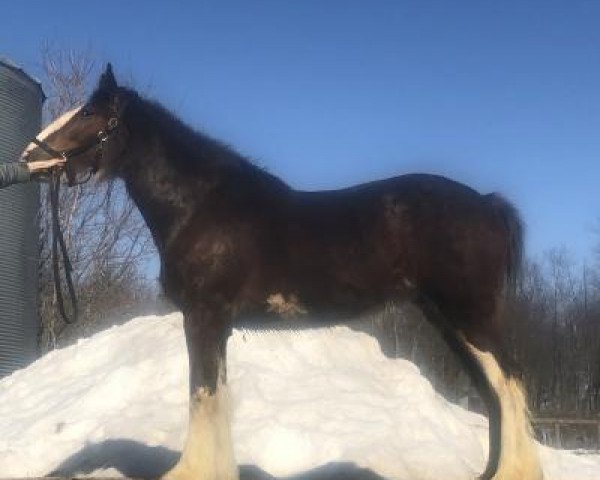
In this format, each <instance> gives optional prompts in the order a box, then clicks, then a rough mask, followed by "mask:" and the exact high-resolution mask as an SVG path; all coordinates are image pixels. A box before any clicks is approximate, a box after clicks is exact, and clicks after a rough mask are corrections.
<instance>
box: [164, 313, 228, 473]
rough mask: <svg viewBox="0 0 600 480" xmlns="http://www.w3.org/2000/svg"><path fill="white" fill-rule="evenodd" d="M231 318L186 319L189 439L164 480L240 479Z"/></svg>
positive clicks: (199, 316)
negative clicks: (229, 375) (231, 386)
mask: <svg viewBox="0 0 600 480" xmlns="http://www.w3.org/2000/svg"><path fill="white" fill-rule="evenodd" d="M227 325H228V319H226V318H221V317H220V316H219V315H216V314H215V313H214V312H211V311H206V310H203V311H195V312H193V313H192V314H190V315H187V314H186V316H185V320H184V326H185V337H186V341H187V346H188V354H189V362H190V405H189V409H190V411H189V415H190V416H189V426H188V434H187V439H186V442H185V446H184V449H183V453H182V454H181V458H180V459H179V462H178V463H177V464H176V465H175V466H174V467H173V468H172V469H171V470H170V471H168V472H167V473H166V474H165V475H164V477H162V478H163V480H237V479H238V477H239V475H238V469H237V465H236V463H235V459H234V455H233V443H232V439H231V428H230V413H229V401H228V400H229V399H228V395H227V387H226V343H227V338H228V335H229V329H228V327H227Z"/></svg>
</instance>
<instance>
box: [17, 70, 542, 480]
mask: <svg viewBox="0 0 600 480" xmlns="http://www.w3.org/2000/svg"><path fill="white" fill-rule="evenodd" d="M47 132H48V133H47V134H46V135H45V136H44V138H43V139H42V140H43V141H44V142H45V144H44V145H46V146H47V147H50V148H51V149H54V150H56V151H60V152H63V153H64V155H65V156H66V157H68V159H69V161H68V169H67V177H68V178H69V179H70V180H71V181H72V180H73V178H74V176H75V175H77V174H78V173H81V172H87V171H93V172H97V173H98V174H99V175H101V176H104V177H120V178H122V179H123V180H124V182H125V185H126V187H127V191H128V193H129V194H130V195H131V197H132V198H133V199H134V201H135V202H136V203H137V206H138V207H139V209H140V211H141V213H142V215H143V216H144V218H145V220H146V222H147V224H148V227H149V228H150V230H151V232H152V235H153V238H154V241H155V243H156V246H157V248H158V251H159V253H160V259H161V275H160V278H161V283H162V286H163V288H164V291H165V293H166V294H167V295H168V296H169V297H170V298H171V299H172V300H173V302H174V303H175V304H176V305H177V306H178V307H179V308H180V309H181V310H182V312H183V314H184V327H185V335H186V340H187V346H188V353H189V363H190V423H189V428H188V436H187V441H186V444H185V448H184V451H183V453H182V455H181V459H180V460H179V462H178V463H177V465H175V467H174V468H173V469H172V470H170V471H169V472H167V473H166V474H165V476H164V478H166V479H170V480H171V479H210V480H224V479H234V478H237V477H238V473H237V467H236V464H235V460H234V456H233V450H232V442H231V434H230V426H229V413H228V402H227V395H226V361H225V358H226V342H227V338H228V337H229V335H230V333H231V329H232V327H233V326H235V325H236V324H237V322H239V321H240V320H241V319H243V318H245V317H251V318H261V319H263V321H264V322H268V321H281V320H282V319H285V320H286V321H288V322H291V321H294V320H298V321H302V322H313V323H314V325H315V326H318V325H321V324H323V323H325V322H335V321H337V320H338V319H342V318H347V317H349V316H355V315H357V314H360V313H363V312H366V311H369V310H371V309H375V308H377V307H380V306H381V305H382V304H385V303H386V302H395V301H398V302H402V301H410V302H413V303H414V304H416V305H417V306H419V307H420V308H421V310H422V311H423V313H424V315H425V316H426V318H427V319H428V320H429V321H430V322H432V323H433V324H434V325H435V326H436V327H437V328H438V329H439V331H440V332H441V334H442V336H443V337H444V339H445V340H446V341H447V343H448V345H449V346H450V348H451V349H452V350H453V351H454V352H455V353H456V354H457V356H458V358H459V359H460V360H461V362H462V364H463V366H464V368H465V369H466V371H467V372H468V373H469V375H470V376H471V378H472V380H473V381H474V384H475V385H476V387H477V388H478V390H479V392H480V393H481V395H482V398H483V399H484V401H485V403H486V405H487V409H488V413H489V419H490V430H489V440H490V450H489V458H488V463H487V466H486V469H485V472H484V473H483V475H482V477H481V478H485V479H492V478H493V479H496V480H498V479H503V480H539V479H541V478H542V471H541V467H540V463H539V460H538V455H537V450H536V447H535V444H534V442H533V440H532V438H531V436H530V427H529V421H528V414H527V406H526V401H525V396H524V394H523V393H522V389H521V387H520V385H519V382H518V381H517V379H516V378H515V371H514V369H513V368H512V366H511V363H510V361H509V359H508V358H507V355H506V354H505V352H504V348H503V343H504V339H505V337H506V332H505V326H504V325H503V321H502V315H501V310H502V304H503V297H504V295H505V293H506V291H507V290H508V289H510V287H511V284H514V280H515V275H517V272H518V269H519V264H520V260H521V251H522V228H521V222H520V220H519V217H518V214H517V212H516V210H515V209H514V208H513V207H512V206H511V205H510V204H509V203H508V202H507V201H506V200H504V199H503V198H502V197H500V196H499V195H496V194H490V195H481V194H479V193H477V192H476V191H474V190H472V189H470V188H469V187H466V186H465V185H462V184H460V183H457V182H454V181H452V180H448V179H446V178H443V177H439V176H434V175H423V174H414V175H403V176H399V177H395V178H390V179H386V180H381V181H376V182H371V183H366V184H362V185H357V186H354V187H351V188H347V189H343V190H334V191H322V192H303V191H297V190H294V189H292V188H290V187H289V186H288V185H286V183H284V182H283V181H282V180H280V179H279V178H277V177H275V176H273V175H271V174H269V173H267V172H265V171H264V170H261V169H260V168H258V167H256V166H255V165H253V164H252V163H251V162H250V161H248V160H247V159H245V158H243V157H242V156H240V155H238V154H237V153H235V152H234V151H233V150H231V149H230V148H228V147H226V146H225V145H223V144H221V143H219V142H218V141H215V140H213V139H211V138H209V137H207V136H205V135H203V134H201V133H198V132H196V131H194V130H192V129H191V128H189V127H188V126H186V125H184V124H183V123H182V122H181V121H180V120H178V119H177V118H175V117H174V116H173V115H172V114H171V113H169V112H168V111H167V110H166V109H164V108H163V107H161V106H160V105H158V104H157V103H154V102H151V101H148V100H146V99H144V98H142V97H141V96H140V95H138V93H136V92H135V91H133V90H131V89H128V88H124V87H121V86H118V85H117V82H116V80H115V78H114V75H113V72H112V69H111V67H110V65H109V66H108V67H107V69H106V71H105V72H104V73H103V74H102V76H101V78H100V82H99V85H98V87H97V89H96V90H95V92H94V93H93V94H92V96H91V97H90V99H89V101H88V102H87V103H86V104H85V105H84V106H83V107H81V108H78V109H75V110H73V111H71V112H69V113H68V114H66V115H65V116H63V117H62V118H61V119H59V120H58V121H57V122H56V124H55V125H54V126H53V128H50V129H47ZM46 150H48V149H46ZM24 156H25V157H26V159H27V160H34V159H37V158H42V157H45V156H46V151H44V150H43V149H41V148H40V147H38V146H32V147H30V148H28V149H27V151H26V154H25V155H24ZM149 354H151V352H149Z"/></svg>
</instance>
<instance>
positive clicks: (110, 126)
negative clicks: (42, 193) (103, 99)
mask: <svg viewBox="0 0 600 480" xmlns="http://www.w3.org/2000/svg"><path fill="white" fill-rule="evenodd" d="M118 125H119V120H118V119H117V117H111V118H110V119H109V120H108V122H107V124H106V128H105V129H104V130H100V131H99V132H98V133H97V134H96V138H95V139H94V140H92V141H91V142H89V143H88V144H87V145H81V146H79V147H75V148H72V149H70V150H63V151H60V152H59V151H58V150H55V149H54V148H52V147H51V146H50V145H48V144H47V143H46V142H45V141H43V140H39V139H37V138H33V139H32V140H31V141H32V142H33V143H35V144H36V145H37V146H38V147H40V148H41V149H42V150H43V151H44V152H46V153H47V154H48V155H50V156H51V157H53V158H63V159H64V160H65V174H66V176H67V181H68V185H69V187H73V186H75V185H81V184H83V183H86V182H88V181H89V180H90V179H91V178H92V175H93V174H94V173H95V172H96V171H97V166H94V167H93V168H92V169H91V170H90V172H89V174H88V176H87V177H86V178H85V180H83V181H81V182H75V175H74V172H73V168H72V166H71V159H72V158H73V157H77V156H79V155H82V154H84V153H87V152H88V151H89V150H91V149H92V148H94V147H95V148H96V162H98V160H101V159H102V156H103V155H104V144H105V143H106V141H107V140H108V139H109V137H110V136H111V135H112V134H113V132H114V131H115V130H116V128H117V126H118Z"/></svg>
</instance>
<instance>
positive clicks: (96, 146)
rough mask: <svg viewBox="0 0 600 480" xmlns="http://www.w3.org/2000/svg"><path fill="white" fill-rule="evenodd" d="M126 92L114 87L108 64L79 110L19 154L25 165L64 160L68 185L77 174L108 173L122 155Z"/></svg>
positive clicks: (57, 123)
mask: <svg viewBox="0 0 600 480" xmlns="http://www.w3.org/2000/svg"><path fill="white" fill-rule="evenodd" d="M124 97H125V90H124V89H122V88H120V87H119V86H118V85H117V82H116V80H115V77H114V75H113V72H112V67H111V65H110V64H108V65H107V67H106V70H105V72H104V73H103V74H102V75H101V76H100V81H99V83H98V87H97V88H96V90H95V91H94V93H93V94H92V95H91V97H90V99H89V100H88V101H87V102H86V103H85V105H83V106H81V107H77V108H74V109H73V110H70V111H69V112H67V113H65V114H63V115H62V116H61V117H59V118H58V119H56V120H55V121H54V122H52V123H51V124H50V125H48V127H46V128H45V129H44V130H42V132H40V134H39V135H38V136H37V137H36V140H34V141H32V143H30V144H29V145H28V146H27V148H26V149H25V151H24V152H23V154H22V159H23V160H25V161H28V162H31V161H36V160H42V159H48V158H49V157H61V156H62V157H64V158H66V159H67V166H66V173H67V178H68V180H69V183H70V184H73V183H74V182H75V178H76V176H77V174H79V173H85V172H90V171H91V172H97V171H101V172H108V171H110V170H114V169H113V168H110V167H111V163H113V162H114V160H115V159H116V157H117V156H118V154H119V153H120V151H121V147H119V145H122V141H118V138H117V137H119V136H121V137H122V135H121V133H122V132H120V130H122V129H121V128H120V120H121V114H122V112H123V109H124V105H125V101H124Z"/></svg>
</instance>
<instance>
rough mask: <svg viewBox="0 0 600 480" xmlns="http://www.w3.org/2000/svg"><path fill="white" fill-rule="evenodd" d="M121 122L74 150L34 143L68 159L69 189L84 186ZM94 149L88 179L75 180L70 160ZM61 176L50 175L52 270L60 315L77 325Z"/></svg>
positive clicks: (114, 120) (113, 119) (111, 123)
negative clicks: (64, 230)
mask: <svg viewBox="0 0 600 480" xmlns="http://www.w3.org/2000/svg"><path fill="white" fill-rule="evenodd" d="M118 124H119V121H118V119H117V118H116V117H111V118H110V119H109V120H108V123H107V125H106V128H105V129H104V130H100V131H99V132H98V133H97V135H96V139H95V140H94V141H92V142H90V143H89V144H87V145H82V146H80V147H75V148H72V149H71V150H65V151H62V152H59V151H58V150H55V149H54V148H52V147H51V146H50V145H48V144H47V143H46V142H44V141H43V140H38V139H37V138H34V139H33V140H32V142H33V143H35V144H36V145H37V146H38V147H40V148H41V149H42V150H44V151H45V152H46V153H47V154H48V155H50V156H52V157H54V158H59V157H62V158H64V159H65V174H66V176H67V181H68V185H69V186H70V187H72V186H75V185H82V184H84V183H87V182H88V181H89V180H90V179H91V178H92V175H93V174H94V173H95V172H96V171H97V170H98V161H99V160H102V157H103V155H104V145H105V143H106V141H107V140H108V139H109V137H110V136H111V135H112V134H113V132H114V131H115V130H116V128H117V126H118ZM92 148H96V164H95V165H94V167H93V168H92V169H90V171H89V174H88V176H87V177H86V178H85V179H84V180H82V181H81V182H76V181H75V173H74V171H73V168H72V166H71V164H70V161H71V159H72V158H73V157H76V156H78V155H82V154H84V153H86V152H88V151H89V150H91V149H92ZM60 177H61V171H60V170H59V169H53V170H52V171H51V173H50V211H51V212H52V270H53V275H54V285H55V287H56V302H57V305H58V311H59V313H60V316H61V317H62V319H63V320H64V321H65V322H66V323H74V322H76V321H77V317H78V315H79V308H78V304H77V295H76V293H75V287H74V285H73V278H72V272H73V265H72V263H71V260H70V259H69V253H68V251H67V246H66V244H65V239H64V237H63V233H62V230H61V226H60V215H59V214H60V209H59V200H60V197H59V193H60ZM59 249H60V255H61V256H62V260H63V266H64V270H65V281H66V282H67V289H68V291H69V297H70V299H71V310H72V317H71V318H69V316H68V315H67V312H66V310H65V305H64V299H63V293H62V285H61V280H60V261H59Z"/></svg>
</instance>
